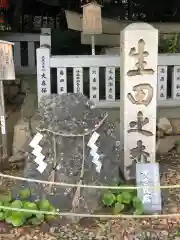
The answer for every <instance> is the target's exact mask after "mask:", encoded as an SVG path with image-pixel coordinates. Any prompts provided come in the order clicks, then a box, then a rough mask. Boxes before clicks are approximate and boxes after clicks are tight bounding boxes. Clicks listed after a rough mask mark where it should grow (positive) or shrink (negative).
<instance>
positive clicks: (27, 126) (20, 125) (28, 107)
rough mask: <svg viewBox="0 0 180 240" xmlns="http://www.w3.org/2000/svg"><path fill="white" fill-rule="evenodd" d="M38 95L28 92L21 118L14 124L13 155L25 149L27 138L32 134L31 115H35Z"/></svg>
mask: <svg viewBox="0 0 180 240" xmlns="http://www.w3.org/2000/svg"><path fill="white" fill-rule="evenodd" d="M36 98H37V97H36V95H35V94H30V93H28V94H27V95H26V96H25V98H24V102H23V105H22V107H21V111H20V119H19V120H18V122H17V123H16V125H15V126H14V136H13V149H12V153H13V155H17V154H19V152H22V151H23V148H24V146H25V144H26V143H27V138H30V137H31V135H32V131H31V121H30V119H31V117H32V116H33V115H34V112H35V107H36Z"/></svg>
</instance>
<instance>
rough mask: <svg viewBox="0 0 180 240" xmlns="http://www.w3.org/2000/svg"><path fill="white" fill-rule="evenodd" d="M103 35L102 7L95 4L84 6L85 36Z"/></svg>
mask: <svg viewBox="0 0 180 240" xmlns="http://www.w3.org/2000/svg"><path fill="white" fill-rule="evenodd" d="M101 33H102V20H101V6H100V5H97V4H93V3H90V4H87V5H85V6H83V34H87V35H90V34H91V35H93V34H101Z"/></svg>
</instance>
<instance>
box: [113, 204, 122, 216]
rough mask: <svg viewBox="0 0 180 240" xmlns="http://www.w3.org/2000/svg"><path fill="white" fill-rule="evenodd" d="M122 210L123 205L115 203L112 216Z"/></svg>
mask: <svg viewBox="0 0 180 240" xmlns="http://www.w3.org/2000/svg"><path fill="white" fill-rule="evenodd" d="M123 209H124V204H121V203H119V202H117V203H115V206H114V214H118V213H120V212H121V211H122V210H123Z"/></svg>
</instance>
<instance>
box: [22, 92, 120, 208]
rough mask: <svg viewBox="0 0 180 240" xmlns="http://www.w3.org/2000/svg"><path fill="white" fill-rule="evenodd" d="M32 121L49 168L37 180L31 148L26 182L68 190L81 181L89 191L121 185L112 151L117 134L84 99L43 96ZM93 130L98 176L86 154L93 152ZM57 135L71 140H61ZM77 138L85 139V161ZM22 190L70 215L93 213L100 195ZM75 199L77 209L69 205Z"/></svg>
mask: <svg viewBox="0 0 180 240" xmlns="http://www.w3.org/2000/svg"><path fill="white" fill-rule="evenodd" d="M35 118H36V119H37V120H38V121H39V125H38V129H39V132H41V133H42V134H43V139H42V140H41V141H40V143H39V145H40V146H41V147H42V154H43V155H45V160H44V161H45V162H46V163H47V164H48V166H47V168H46V169H45V171H44V172H43V173H42V174H40V173H39V172H38V171H37V170H36V168H37V164H36V163H35V162H34V160H35V156H34V155H32V154H31V151H32V149H31V148H30V147H29V153H28V157H27V161H26V168H25V170H24V176H25V177H27V178H33V179H41V180H48V181H52V182H54V181H56V182H65V183H72V184H78V183H79V182H80V180H82V183H83V184H88V185H110V184H113V183H114V182H119V171H118V170H119V167H118V164H119V148H118V147H117V146H116V141H119V130H117V131H116V129H115V128H114V125H113V124H112V123H110V122H109V121H108V120H107V118H106V115H105V113H104V112H103V111H101V110H99V109H95V108H94V105H93V104H92V102H90V101H89V100H88V99H87V98H86V97H85V96H83V95H82V94H73V93H69V94H62V95H59V96H58V95H47V96H44V97H43V98H42V99H41V102H40V104H39V110H38V111H37V113H36V114H35ZM99 124H100V126H98V125H99ZM96 128H97V129H96ZM43 129H44V131H43ZM95 129H96V130H95ZM94 130H95V131H96V132H97V133H98V134H100V137H99V138H98V140H97V142H96V143H95V145H97V146H98V150H97V153H98V154H99V155H100V159H99V160H100V162H101V163H102V168H101V171H100V173H98V172H96V165H95V164H94V163H93V162H92V156H91V154H90V151H91V148H89V147H88V146H87V143H88V141H89V139H90V138H91V136H92V133H93V131H94ZM61 134H65V135H70V136H69V137H68V136H61ZM71 134H73V135H75V136H71ZM79 134H80V135H85V136H84V143H85V145H84V150H85V151H84V155H83V137H82V136H76V135H79ZM54 139H55V142H53V140H54ZM83 156H84V166H83ZM53 168H54V170H53ZM82 169H83V170H82ZM81 174H82V176H81ZM24 185H25V186H28V187H30V189H31V190H33V191H32V192H33V196H32V198H33V199H38V198H43V197H46V198H47V199H49V200H50V201H51V202H52V203H53V204H54V206H55V207H57V208H59V209H60V211H63V210H64V211H71V210H72V209H74V208H75V211H76V212H81V213H83V212H84V213H85V212H86V213H87V212H89V213H91V212H94V211H95V210H96V209H98V207H99V197H100V193H101V191H100V190H98V189H92V188H81V189H80V192H79V194H78V191H76V190H77V188H76V187H71V188H68V187H59V186H52V187H51V186H49V188H48V186H42V185H40V184H36V183H24ZM75 196H76V197H77V203H78V204H77V206H75V205H73V199H74V197H75Z"/></svg>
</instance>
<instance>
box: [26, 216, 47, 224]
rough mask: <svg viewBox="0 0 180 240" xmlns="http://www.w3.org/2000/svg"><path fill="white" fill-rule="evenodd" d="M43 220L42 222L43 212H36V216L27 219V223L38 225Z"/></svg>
mask: <svg viewBox="0 0 180 240" xmlns="http://www.w3.org/2000/svg"><path fill="white" fill-rule="evenodd" d="M43 222H44V214H36V217H33V218H31V219H30V220H29V223H31V224H32V225H35V226H38V225H40V224H41V223H43Z"/></svg>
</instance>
